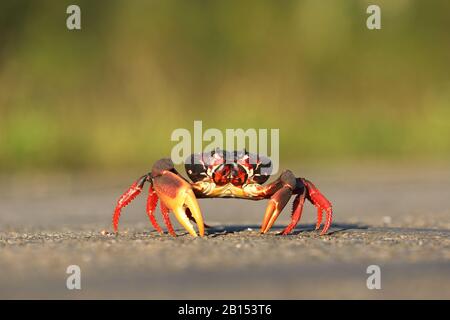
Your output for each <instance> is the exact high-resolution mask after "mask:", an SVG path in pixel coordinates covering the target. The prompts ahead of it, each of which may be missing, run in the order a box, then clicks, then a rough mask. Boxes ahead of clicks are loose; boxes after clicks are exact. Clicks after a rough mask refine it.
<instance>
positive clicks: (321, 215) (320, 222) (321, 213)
mask: <svg viewBox="0 0 450 320" xmlns="http://www.w3.org/2000/svg"><path fill="white" fill-rule="evenodd" d="M322 217H323V210H322V208H317V222H316V230H319V228H320V225H321V224H322Z"/></svg>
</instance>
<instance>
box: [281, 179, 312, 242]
mask: <svg viewBox="0 0 450 320" xmlns="http://www.w3.org/2000/svg"><path fill="white" fill-rule="evenodd" d="M305 198H306V188H304V189H303V193H301V194H298V195H297V196H296V197H295V199H294V204H293V206H292V209H293V211H292V217H291V222H290V223H289V225H288V226H287V227H286V228H285V229H284V230H283V231H282V232H281V234H283V235H286V234H289V233H291V231H292V229H294V228H295V227H296V226H297V224H298V222H299V221H300V218H301V217H302V211H303V205H304V203H305Z"/></svg>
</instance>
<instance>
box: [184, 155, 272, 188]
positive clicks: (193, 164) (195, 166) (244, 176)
mask: <svg viewBox="0 0 450 320" xmlns="http://www.w3.org/2000/svg"><path fill="white" fill-rule="evenodd" d="M185 169H186V172H187V174H188V176H189V178H190V179H191V180H192V181H193V182H197V181H211V182H212V181H214V182H215V183H216V184H218V185H223V184H226V183H232V184H234V185H235V186H240V185H244V184H249V183H257V184H263V183H264V182H266V181H267V180H268V179H269V177H270V174H271V171H272V163H271V161H270V159H269V158H267V157H264V156H260V155H255V154H252V153H249V152H247V151H246V150H243V151H225V150H220V149H216V150H212V151H209V152H204V153H194V154H191V155H190V156H189V157H188V158H187V159H186V161H185Z"/></svg>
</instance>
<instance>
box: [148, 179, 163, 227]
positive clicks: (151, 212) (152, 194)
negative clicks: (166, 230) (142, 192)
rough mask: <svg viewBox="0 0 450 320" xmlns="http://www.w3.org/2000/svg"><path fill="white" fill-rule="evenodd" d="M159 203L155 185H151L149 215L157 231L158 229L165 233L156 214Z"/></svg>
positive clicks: (149, 190)
mask: <svg viewBox="0 0 450 320" xmlns="http://www.w3.org/2000/svg"><path fill="white" fill-rule="evenodd" d="M157 203H158V195H157V194H156V192H155V190H153V186H152V185H150V188H149V189H148V199H147V215H148V217H149V219H150V222H151V223H152V225H153V227H154V228H155V229H156V231H158V232H159V233H163V231H162V229H161V227H160V226H159V224H158V222H157V221H156V218H155V215H154V213H155V209H156V204H157Z"/></svg>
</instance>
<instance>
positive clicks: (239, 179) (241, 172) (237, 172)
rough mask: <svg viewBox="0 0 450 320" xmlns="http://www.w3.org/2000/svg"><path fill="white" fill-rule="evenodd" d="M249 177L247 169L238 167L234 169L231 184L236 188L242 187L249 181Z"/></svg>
mask: <svg viewBox="0 0 450 320" xmlns="http://www.w3.org/2000/svg"><path fill="white" fill-rule="evenodd" d="M247 176H248V175H247V172H246V171H245V169H244V168H243V167H242V166H240V165H237V166H236V167H233V171H232V173H231V183H232V184H233V185H235V186H242V185H243V184H244V183H245V181H247Z"/></svg>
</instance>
